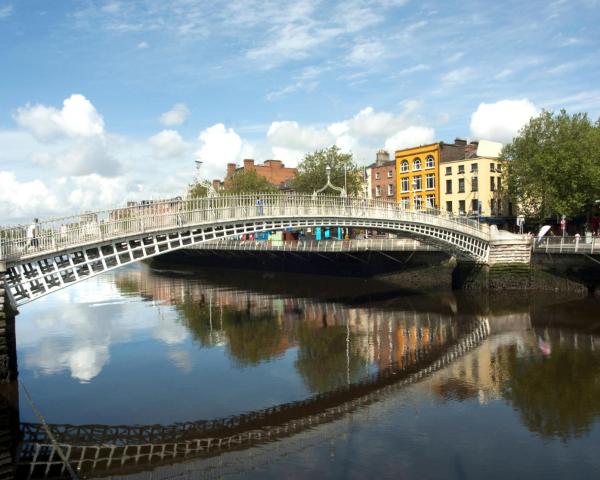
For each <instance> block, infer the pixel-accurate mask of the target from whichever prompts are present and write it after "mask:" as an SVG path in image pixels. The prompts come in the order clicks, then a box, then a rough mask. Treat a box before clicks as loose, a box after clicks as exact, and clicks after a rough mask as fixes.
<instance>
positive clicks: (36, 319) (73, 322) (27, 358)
mask: <svg viewBox="0 0 600 480" xmlns="http://www.w3.org/2000/svg"><path fill="white" fill-rule="evenodd" d="M111 280H112V279H111ZM91 281H93V282H94V283H95V285H94V287H97V288H90V285H89V284H85V285H84V284H80V285H76V286H73V287H70V288H67V289H64V290H62V291H60V292H59V293H60V294H59V293H57V294H54V295H53V296H52V297H47V298H45V299H43V300H39V301H38V302H34V303H32V304H31V306H35V307H37V308H29V306H27V307H25V308H23V309H22V311H21V314H20V315H19V321H18V322H17V338H18V342H19V350H20V355H21V358H22V362H23V363H22V365H24V367H25V368H27V369H30V370H32V371H34V372H35V374H41V375H56V374H60V373H61V372H64V371H68V372H70V374H71V376H72V377H73V378H75V379H77V380H79V381H81V382H89V381H91V380H92V379H93V378H95V377H96V376H97V375H99V374H100V372H101V371H102V369H103V368H104V367H105V366H106V365H107V364H108V362H109V360H110V350H111V347H112V346H113V345H115V344H118V343H126V342H129V341H131V340H132V339H133V338H135V339H136V341H137V340H139V339H141V338H144V337H146V338H153V339H156V340H160V341H161V342H164V343H165V344H167V345H169V346H173V345H179V344H181V343H183V342H185V341H186V340H187V338H188V337H189V333H188V331H187V330H186V328H185V327H184V326H183V325H181V324H178V323H177V321H176V319H177V315H176V313H175V312H174V311H173V310H172V309H170V308H169V307H164V306H158V305H151V304H148V303H139V302H127V301H123V300H124V297H123V296H121V295H120V294H119V292H118V290H117V289H116V286H115V284H114V283H113V282H112V281H107V279H106V278H102V277H99V278H97V279H92V280H91ZM86 283H87V282H86ZM55 295H56V296H55ZM90 307H94V308H90ZM169 358H170V359H171V360H172V361H173V363H174V364H175V365H176V366H177V367H178V368H181V369H182V370H183V371H188V370H189V369H190V368H191V360H190V359H189V358H188V359H187V360H186V359H185V355H183V354H182V353H181V352H179V353H175V354H173V355H171V353H169Z"/></svg>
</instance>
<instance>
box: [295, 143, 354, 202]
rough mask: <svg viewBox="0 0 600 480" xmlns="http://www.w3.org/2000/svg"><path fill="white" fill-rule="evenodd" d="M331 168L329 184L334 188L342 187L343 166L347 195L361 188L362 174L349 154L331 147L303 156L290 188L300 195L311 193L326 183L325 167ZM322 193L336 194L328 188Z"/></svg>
mask: <svg viewBox="0 0 600 480" xmlns="http://www.w3.org/2000/svg"><path fill="white" fill-rule="evenodd" d="M327 165H329V166H330V167H331V183H332V184H333V185H335V186H336V187H343V186H344V166H345V167H346V184H347V193H348V195H356V194H358V193H359V192H360V191H361V188H362V172H361V169H360V167H358V166H357V165H356V163H355V162H354V160H353V158H352V154H351V153H342V152H341V151H340V149H339V147H337V146H335V145H333V146H331V147H329V148H327V149H324V150H316V151H315V152H313V153H309V154H307V155H305V156H304V159H303V160H302V161H301V162H300V164H299V165H298V175H296V177H295V178H294V179H293V180H292V188H293V189H294V190H295V191H297V192H301V193H313V192H314V191H315V190H319V189H320V188H322V187H323V186H325V184H326V183H327V174H326V170H325V169H326V167H327ZM323 193H325V194H337V193H338V192H336V191H335V190H333V189H331V188H328V189H327V190H325V191H324V192H323Z"/></svg>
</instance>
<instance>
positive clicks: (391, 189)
mask: <svg viewBox="0 0 600 480" xmlns="http://www.w3.org/2000/svg"><path fill="white" fill-rule="evenodd" d="M393 194H394V185H392V184H391V183H390V184H389V185H388V197H390V196H392V195H393Z"/></svg>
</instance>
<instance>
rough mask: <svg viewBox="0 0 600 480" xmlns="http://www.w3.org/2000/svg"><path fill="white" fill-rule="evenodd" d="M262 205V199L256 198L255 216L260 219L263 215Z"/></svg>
mask: <svg viewBox="0 0 600 480" xmlns="http://www.w3.org/2000/svg"><path fill="white" fill-rule="evenodd" d="M263 205H264V202H263V200H262V198H260V197H256V214H257V215H259V216H261V217H262V216H263V215H264V207H263Z"/></svg>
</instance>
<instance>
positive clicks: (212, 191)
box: [195, 158, 219, 197]
mask: <svg viewBox="0 0 600 480" xmlns="http://www.w3.org/2000/svg"><path fill="white" fill-rule="evenodd" d="M195 162H196V183H197V184H198V185H200V186H201V187H204V188H206V196H207V197H218V196H219V194H218V193H217V191H216V190H215V187H213V185H212V183H210V182H209V181H208V180H202V175H201V174H200V170H201V169H202V163H203V162H202V160H200V159H199V158H197V159H196V160H195Z"/></svg>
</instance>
